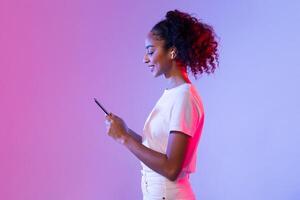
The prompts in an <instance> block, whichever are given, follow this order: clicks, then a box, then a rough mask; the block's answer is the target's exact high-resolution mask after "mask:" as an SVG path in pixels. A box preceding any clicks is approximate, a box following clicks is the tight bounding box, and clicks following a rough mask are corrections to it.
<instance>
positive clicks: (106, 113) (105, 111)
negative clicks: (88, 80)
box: [94, 98, 109, 115]
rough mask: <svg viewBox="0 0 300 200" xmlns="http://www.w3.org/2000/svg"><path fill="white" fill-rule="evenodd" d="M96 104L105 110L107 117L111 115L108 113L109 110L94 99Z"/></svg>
mask: <svg viewBox="0 0 300 200" xmlns="http://www.w3.org/2000/svg"><path fill="white" fill-rule="evenodd" d="M94 100H95V102H96V104H97V105H98V106H99V107H100V108H101V109H102V110H103V112H105V114H106V115H109V113H108V112H107V110H106V109H105V108H104V107H103V106H102V105H101V104H100V103H99V102H98V101H97V99H96V98H94Z"/></svg>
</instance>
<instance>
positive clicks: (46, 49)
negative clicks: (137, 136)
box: [0, 0, 300, 200]
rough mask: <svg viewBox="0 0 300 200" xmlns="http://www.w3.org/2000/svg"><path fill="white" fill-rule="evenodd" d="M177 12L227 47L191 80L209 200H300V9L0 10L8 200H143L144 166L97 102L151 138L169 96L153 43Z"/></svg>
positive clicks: (0, 192) (199, 5) (203, 186)
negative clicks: (158, 106)
mask: <svg viewBox="0 0 300 200" xmlns="http://www.w3.org/2000/svg"><path fill="white" fill-rule="evenodd" d="M108 2H109V3H108ZM175 8H177V9H179V10H182V11H185V12H189V13H195V14H197V16H198V17H199V18H201V19H203V20H204V21H205V22H207V23H209V24H211V25H212V26H213V27H214V28H215V31H216V33H217V35H218V36H219V38H220V40H219V42H220V68H219V69H217V70H216V73H215V74H214V75H211V76H203V77H202V78H199V79H198V80H195V79H193V77H192V76H191V80H192V81H193V83H194V84H195V86H196V87H197V89H198V91H199V93H200V95H201V97H202V99H203V103H204V106H205V112H206V121H205V125H204V129H203V134H202V138H201V141H200V143H199V148H198V160H197V172H196V173H195V174H193V175H192V178H191V179H192V185H193V188H194V191H195V193H196V196H197V199H203V200H204V199H205V200H241V199H243V200H254V199H255V200H271V199H272V200H282V199H284V200H297V199H300V159H299V158H300V149H299V144H300V135H299V134H300V131H299V130H300V128H299V122H300V106H299V102H300V95H299V85H300V78H299V76H300V61H299V55H300V54H299V45H300V39H299V35H300V26H299V21H300V14H299V9H300V3H299V1H296V0H295V1H271V0H269V1H267V0H265V1H261V0H253V1H237V0H236V1H196V0H194V1H158V0H153V1H138V0H136V1H121V0H120V1H107V2H104V1H96V0H85V1H83V0H72V1H70V0H63V1H62V0H39V1H38V0H32V1H17V0H1V1H0V162H1V163H0V199H3V200H4V199H5V200H41V199H42V200H53V199H55V200H82V199H86V200H97V199H116V200H118V199H124V200H134V199H141V198H142V194H141V189H140V169H141V167H140V163H139V161H138V160H137V159H136V158H135V157H134V156H133V154H131V153H130V152H129V151H128V150H127V149H126V148H124V147H123V146H121V145H120V144H118V143H116V142H115V141H114V140H112V139H111V138H110V137H109V136H107V135H106V134H105V131H106V129H105V123H104V114H103V113H102V111H101V110H100V109H99V108H98V107H97V105H96V104H95V103H94V101H93V98H94V97H97V98H98V99H99V101H100V102H102V104H103V105H104V106H105V107H106V108H107V109H108V110H109V111H111V112H113V113H115V114H117V115H119V116H121V117H122V118H123V119H124V120H125V121H126V123H127V125H128V126H129V127H130V128H132V129H133V130H135V131H136V132H138V133H141V130H142V127H143V124H144V122H145V120H146V118H147V116H148V114H149V112H150V111H151V109H152V107H153V106H154V104H155V103H156V101H157V99H158V98H159V97H160V95H161V94H162V91H163V89H164V88H165V87H166V86H167V84H166V81H165V80H164V77H159V78H156V79H155V78H153V77H152V74H151V72H150V70H149V68H147V66H146V65H145V64H143V63H142V59H143V55H144V53H145V47H144V40H145V36H146V34H147V32H148V31H149V30H150V29H151V28H152V26H153V25H154V24H155V23H156V22H158V20H160V19H162V18H163V17H164V15H165V13H166V11H168V10H172V9H175Z"/></svg>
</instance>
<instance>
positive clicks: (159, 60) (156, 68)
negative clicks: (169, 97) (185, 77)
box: [143, 32, 172, 77]
mask: <svg viewBox="0 0 300 200" xmlns="http://www.w3.org/2000/svg"><path fill="white" fill-rule="evenodd" d="M163 45H164V40H159V39H158V38H157V36H154V35H153V34H152V32H149V33H148V34H147V37H146V40H145V47H146V53H145V56H144V59H143V62H144V63H146V64H147V65H148V67H149V68H150V71H151V72H152V73H153V75H154V77H158V76H160V75H162V74H164V75H165V77H169V75H168V74H169V71H170V69H171V61H172V60H171V59H170V57H169V56H168V51H166V50H165V49H164V47H163Z"/></svg>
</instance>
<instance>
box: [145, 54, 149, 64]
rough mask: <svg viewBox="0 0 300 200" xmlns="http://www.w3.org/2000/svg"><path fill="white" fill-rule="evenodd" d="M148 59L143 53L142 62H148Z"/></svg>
mask: <svg viewBox="0 0 300 200" xmlns="http://www.w3.org/2000/svg"><path fill="white" fill-rule="evenodd" d="M149 61H150V60H149V58H148V56H147V54H145V55H144V58H143V63H148V62H149Z"/></svg>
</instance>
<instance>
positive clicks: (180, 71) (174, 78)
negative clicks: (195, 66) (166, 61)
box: [166, 65, 191, 89]
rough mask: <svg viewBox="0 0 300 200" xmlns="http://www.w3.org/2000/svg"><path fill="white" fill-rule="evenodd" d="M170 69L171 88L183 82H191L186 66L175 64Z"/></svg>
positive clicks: (169, 81) (169, 82)
mask: <svg viewBox="0 0 300 200" xmlns="http://www.w3.org/2000/svg"><path fill="white" fill-rule="evenodd" d="M171 69H172V70H170V73H169V76H168V77H166V79H167V80H168V85H169V89H171V88H174V87H177V86H179V85H181V84H183V83H191V81H190V80H189V78H188V75H187V71H186V66H180V65H174V66H172V68H171Z"/></svg>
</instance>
